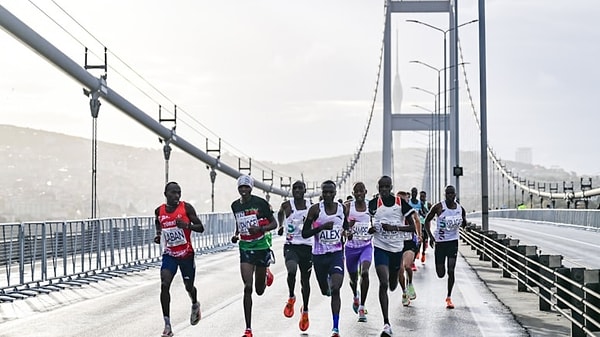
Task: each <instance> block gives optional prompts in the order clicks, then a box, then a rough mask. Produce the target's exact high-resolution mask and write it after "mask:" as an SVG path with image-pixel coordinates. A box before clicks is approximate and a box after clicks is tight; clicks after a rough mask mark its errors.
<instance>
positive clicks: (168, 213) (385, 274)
mask: <svg viewBox="0 0 600 337" xmlns="http://www.w3.org/2000/svg"><path fill="white" fill-rule="evenodd" d="M237 185H238V192H239V194H240V198H239V199H236V200H235V201H234V202H233V203H232V205H231V209H232V212H233V214H234V216H235V220H236V229H235V233H234V235H233V236H232V238H231V241H232V242H233V243H238V245H239V251H240V271H241V275H242V282H243V284H244V300H243V306H244V317H245V322H246V328H245V330H244V334H243V335H242V337H252V336H253V333H252V326H251V317H252V293H253V288H254V292H256V294H257V295H259V296H260V295H262V294H263V293H264V291H265V288H266V286H269V285H270V284H271V283H272V282H273V275H272V274H271V272H270V270H269V268H268V267H269V265H270V263H272V262H273V251H272V250H271V231H272V230H275V229H277V233H278V235H285V243H284V245H283V254H284V258H285V266H286V269H287V286H288V293H289V294H288V300H287V302H286V303H285V306H284V309H283V314H284V316H285V317H288V318H291V317H293V316H294V314H295V303H296V293H295V287H296V278H297V271H298V270H299V271H300V290H301V294H302V304H301V306H300V310H299V312H300V315H299V316H300V319H299V323H298V326H299V329H300V330H301V331H306V330H307V329H308V328H309V325H310V320H309V298H310V292H311V289H310V276H311V271H312V269H313V268H314V271H315V276H316V279H317V283H318V286H319V290H320V291H321V294H322V295H324V296H328V297H330V300H331V314H332V331H331V336H332V337H339V336H340V332H339V315H340V307H341V298H340V289H341V287H342V285H343V280H344V273H345V271H346V270H347V272H348V275H349V277H350V282H349V284H350V288H351V290H352V294H353V300H352V308H353V310H354V311H355V313H356V314H357V315H358V321H359V322H366V321H367V316H366V309H365V302H366V299H367V294H368V289H369V284H370V279H369V269H370V267H371V264H372V263H373V261H374V265H375V271H376V274H377V277H378V279H379V294H378V295H379V303H380V306H381V312H382V315H383V323H384V327H383V329H382V332H381V336H383V337H390V336H392V327H391V324H390V320H389V316H388V314H389V310H388V307H389V298H388V290H389V291H394V290H395V289H396V288H397V286H398V285H400V288H401V289H402V304H403V305H404V306H408V305H410V301H411V300H414V299H415V298H416V296H417V295H416V291H415V288H414V285H413V283H412V278H413V272H414V269H415V267H414V261H415V259H416V258H417V257H420V259H421V262H422V263H425V254H426V249H427V248H426V246H427V244H428V243H429V246H430V247H432V248H433V247H435V267H436V273H437V275H438V277H440V278H443V277H444V276H445V275H446V274H448V292H447V297H446V307H447V308H448V309H452V308H454V304H453V303H452V299H451V295H452V288H453V285H454V267H455V265H456V257H457V252H458V228H459V226H461V225H466V218H465V211H464V209H463V208H462V206H460V205H459V204H458V203H457V202H456V200H455V199H456V191H455V188H454V187H453V186H448V187H446V189H445V200H443V201H441V202H439V203H437V204H435V205H433V206H431V204H430V203H429V202H427V196H426V193H425V192H423V191H422V192H421V193H420V195H419V199H417V194H418V190H417V189H416V188H413V189H412V190H411V193H410V198H409V197H408V195H406V194H405V195H403V194H401V193H399V194H398V195H394V194H393V193H392V179H391V178H390V177H389V176H382V177H381V178H380V179H379V180H378V183H377V189H378V194H377V197H375V198H373V199H371V200H369V201H368V202H367V200H366V195H367V189H366V186H365V185H364V183H362V182H357V183H355V184H354V186H353V191H352V194H353V198H348V200H346V201H345V202H343V203H342V202H340V201H339V200H336V199H335V197H336V192H337V186H336V184H335V182H333V181H331V180H327V181H325V182H323V183H322V184H321V198H320V201H319V202H318V203H315V204H311V203H310V201H309V200H308V199H306V198H305V193H306V185H305V184H304V182H302V181H296V182H294V184H293V185H292V199H290V200H287V201H284V202H283V203H282V204H281V207H280V209H279V211H278V212H277V220H276V219H275V217H274V212H273V210H272V208H271V206H270V205H269V203H268V202H267V201H266V200H265V199H263V198H261V197H258V196H256V195H253V194H252V193H251V192H252V188H253V187H254V180H253V178H252V177H251V176H249V175H242V176H240V177H239V178H238V181H237ZM180 196H181V189H180V188H179V186H178V185H177V184H176V183H168V184H167V186H166V187H165V197H166V199H167V202H166V204H163V205H161V206H159V207H158V208H157V210H156V212H155V213H156V230H157V236H156V238H155V242H157V243H160V242H161V239H162V240H164V242H163V243H164V244H163V246H164V247H165V250H164V254H163V263H162V266H161V296H160V298H161V305H162V310H163V316H164V320H165V328H164V331H163V334H162V336H163V337H169V336H172V335H173V333H172V329H171V324H170V320H169V300H170V297H169V287H170V284H171V281H172V279H173V276H174V275H175V273H176V271H177V266H179V268H180V269H181V272H182V275H183V278H184V283H185V286H186V290H187V291H188V293H189V295H190V298H191V301H192V313H191V317H190V323H191V324H197V323H198V321H199V320H200V306H199V303H198V301H197V299H196V289H195V288H194V286H193V281H194V274H195V265H194V260H193V249H191V244H190V235H191V232H192V231H197V232H200V233H201V232H202V231H203V230H204V227H203V225H202V223H201V221H200V220H199V219H198V217H197V215H196V212H195V210H194V209H193V207H192V206H191V205H189V204H188V203H185V202H183V201H181V202H180V201H179V197H180ZM182 204H183V205H184V206H181V205H182ZM434 218H437V225H436V226H435V230H434V231H433V232H432V231H431V229H430V226H431V221H432V220H433V219H434ZM181 251H185V252H187V253H185V254H182V253H179V255H173V252H181ZM189 251H191V253H189ZM419 255H420V256H419ZM165 256H166V259H165ZM190 256H191V258H190Z"/></svg>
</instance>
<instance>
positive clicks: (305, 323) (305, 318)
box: [298, 308, 310, 331]
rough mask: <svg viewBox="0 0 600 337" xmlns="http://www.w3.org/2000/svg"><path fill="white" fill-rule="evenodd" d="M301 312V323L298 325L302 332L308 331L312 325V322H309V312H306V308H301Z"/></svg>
mask: <svg viewBox="0 0 600 337" xmlns="http://www.w3.org/2000/svg"><path fill="white" fill-rule="evenodd" d="M300 312H301V314H300V323H298V327H299V328H300V331H306V330H308V326H309V325H310V322H309V321H308V311H304V308H300Z"/></svg>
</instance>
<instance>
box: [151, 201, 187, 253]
mask: <svg viewBox="0 0 600 337" xmlns="http://www.w3.org/2000/svg"><path fill="white" fill-rule="evenodd" d="M177 219H179V220H181V221H183V222H186V223H189V222H190V219H189V218H188V216H187V213H186V211H185V202H184V201H180V202H179V205H177V208H175V210H174V211H173V212H172V213H168V212H167V205H166V204H162V205H161V206H160V208H159V210H158V221H159V222H160V227H161V232H162V234H161V242H162V243H163V254H166V255H170V256H173V257H176V258H184V257H188V256H190V255H194V248H192V244H191V239H190V237H191V234H192V231H191V230H190V229H182V228H179V227H177Z"/></svg>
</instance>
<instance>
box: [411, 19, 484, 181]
mask: <svg viewBox="0 0 600 337" xmlns="http://www.w3.org/2000/svg"><path fill="white" fill-rule="evenodd" d="M477 21H478V20H477V19H474V20H471V21H467V22H464V23H462V24H460V25H457V26H456V27H452V28H449V29H446V30H444V29H441V28H439V27H436V26H434V25H430V24H428V23H426V22H423V21H419V20H410V19H409V20H406V22H412V23H417V24H420V25H423V26H426V27H429V28H431V29H434V30H437V31H438V32H441V33H442V34H443V35H444V67H443V68H442V69H443V70H444V117H447V116H448V115H447V106H448V103H447V94H446V92H447V90H446V84H447V83H448V80H447V76H446V69H447V68H448V67H447V65H446V63H447V61H446V55H447V54H448V53H447V51H446V45H447V43H446V34H447V33H448V32H450V31H452V30H454V29H458V28H460V27H462V26H466V25H468V24H471V23H475V22H477ZM457 32H458V31H457ZM456 36H457V37H458V35H456ZM456 61H457V60H455V62H456ZM457 77H458V76H457ZM455 80H458V78H456V79H455ZM457 99H458V96H457ZM455 104H457V105H458V102H456V103H455ZM456 109H458V108H456ZM456 112H458V110H456ZM456 116H457V117H458V115H456ZM456 123H457V127H458V120H457V121H456ZM444 130H448V118H445V119H444ZM456 131H458V128H457V130H456ZM455 137H458V135H456V136H455ZM444 144H447V137H446V133H444ZM457 144H458V143H457ZM456 151H457V152H456V153H457V154H458V151H459V150H458V149H456ZM456 165H458V159H457V163H456ZM446 171H447V170H446ZM457 178H458V177H457ZM446 184H447V182H446ZM457 184H458V181H457ZM456 189H457V191H456V192H457V193H459V190H458V186H456Z"/></svg>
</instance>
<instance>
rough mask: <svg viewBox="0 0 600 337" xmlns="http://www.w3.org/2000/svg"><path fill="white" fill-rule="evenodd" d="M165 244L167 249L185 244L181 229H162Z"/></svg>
mask: <svg viewBox="0 0 600 337" xmlns="http://www.w3.org/2000/svg"><path fill="white" fill-rule="evenodd" d="M163 234H164V237H165V244H166V245H167V247H175V246H180V245H184V244H186V243H187V240H186V239H185V234H184V233H183V229H181V228H179V227H170V228H165V229H163Z"/></svg>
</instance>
